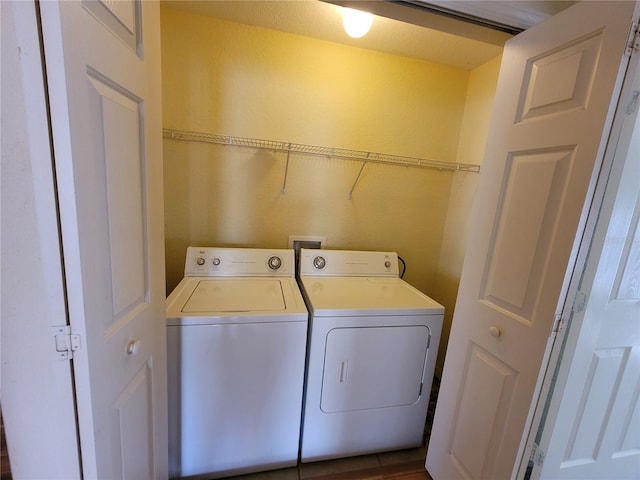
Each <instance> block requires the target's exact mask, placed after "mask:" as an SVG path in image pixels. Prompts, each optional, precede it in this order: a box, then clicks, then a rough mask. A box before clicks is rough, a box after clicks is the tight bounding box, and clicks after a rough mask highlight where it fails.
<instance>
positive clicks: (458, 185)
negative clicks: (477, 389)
mask: <svg viewBox="0 0 640 480" xmlns="http://www.w3.org/2000/svg"><path fill="white" fill-rule="evenodd" d="M501 59H502V56H498V57H496V58H494V59H493V60H491V61H489V62H487V63H485V64H484V65H481V66H480V67H478V68H476V69H475V70H473V71H472V72H471V76H470V78H469V88H468V91H467V101H466V105H465V111H464V118H463V122H462V132H461V135H460V144H459V146H458V157H457V161H458V162H460V163H473V164H477V165H481V164H482V162H483V160H484V149H485V146H486V140H487V135H488V132H489V123H490V120H491V111H492V106H493V100H494V97H495V91H496V84H497V82H498V73H499V71H500V62H501ZM478 178H479V176H478V175H477V174H474V173H465V172H456V173H455V174H454V177H453V182H452V184H451V196H450V198H449V206H448V210H447V217H446V222H445V226H444V232H443V241H442V251H441V254H440V259H439V262H438V273H437V279H436V282H435V286H434V291H433V293H434V296H437V297H438V299H439V301H440V302H441V303H443V304H444V305H445V322H444V325H443V333H442V336H441V342H440V349H439V350H438V364H437V368H438V371H439V372H441V370H442V365H443V363H444V354H445V351H446V346H447V340H448V337H449V331H450V330H451V320H452V317H453V311H454V307H455V302H456V296H457V294H458V284H459V282H460V275H461V273H462V264H463V260H464V253H465V249H466V245H467V238H468V233H469V232H468V227H469V219H470V214H471V209H472V204H473V197H474V194H475V191H476V184H477V181H478Z"/></svg>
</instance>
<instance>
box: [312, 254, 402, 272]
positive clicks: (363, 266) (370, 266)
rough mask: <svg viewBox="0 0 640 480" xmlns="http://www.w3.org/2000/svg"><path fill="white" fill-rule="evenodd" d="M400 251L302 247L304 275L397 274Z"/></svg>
mask: <svg viewBox="0 0 640 480" xmlns="http://www.w3.org/2000/svg"><path fill="white" fill-rule="evenodd" d="M398 274H399V269H398V254H397V253H395V252H361V251H352V250H316V249H306V248H302V249H300V275H302V276H304V275H315V276H318V275H326V276H333V277H397V276H398Z"/></svg>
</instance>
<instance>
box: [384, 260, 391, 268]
mask: <svg viewBox="0 0 640 480" xmlns="http://www.w3.org/2000/svg"><path fill="white" fill-rule="evenodd" d="M384 266H385V267H386V268H389V267H391V262H390V261H389V260H387V261H386V262H384Z"/></svg>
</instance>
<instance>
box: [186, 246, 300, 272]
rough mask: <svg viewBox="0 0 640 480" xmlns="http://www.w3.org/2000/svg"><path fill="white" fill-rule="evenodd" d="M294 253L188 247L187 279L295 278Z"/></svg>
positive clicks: (271, 250)
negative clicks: (229, 277) (228, 277)
mask: <svg viewBox="0 0 640 480" xmlns="http://www.w3.org/2000/svg"><path fill="white" fill-rule="evenodd" d="M294 274H295V261H294V253H293V250H286V249H261V248H215V247H188V248H187V259H186V262H185V267H184V275H185V277H225V276H234V277H239V276H246V277H293V276H294Z"/></svg>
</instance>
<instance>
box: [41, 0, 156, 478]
mask: <svg viewBox="0 0 640 480" xmlns="http://www.w3.org/2000/svg"><path fill="white" fill-rule="evenodd" d="M40 9H41V14H42V32H43V41H44V50H45V52H44V57H45V64H46V70H47V82H48V93H49V99H50V106H51V123H52V133H53V147H54V156H55V171H56V177H57V185H58V198H59V210H60V224H61V230H62V250H63V259H64V271H65V281H66V289H67V302H68V311H69V318H70V323H71V327H72V329H73V333H74V334H78V335H79V336H80V341H81V348H80V349H79V350H77V351H76V352H75V353H74V359H73V368H74V377H75V386H76V395H77V412H78V424H79V434H80V450H81V457H82V469H83V477H84V478H109V479H115V478H117V479H136V480H137V479H142V478H148V479H151V478H164V477H166V476H167V468H168V467H167V406H166V340H165V339H166V333H165V322H164V316H165V315H164V309H165V287H164V285H165V284H164V251H163V243H164V239H163V199H162V153H161V110H160V58H159V57H160V44H159V28H160V19H159V6H158V4H157V2H142V1H128V0H121V1H117V2H113V1H111V2H107V1H91V0H85V1H82V2H80V1H63V2H40Z"/></svg>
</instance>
